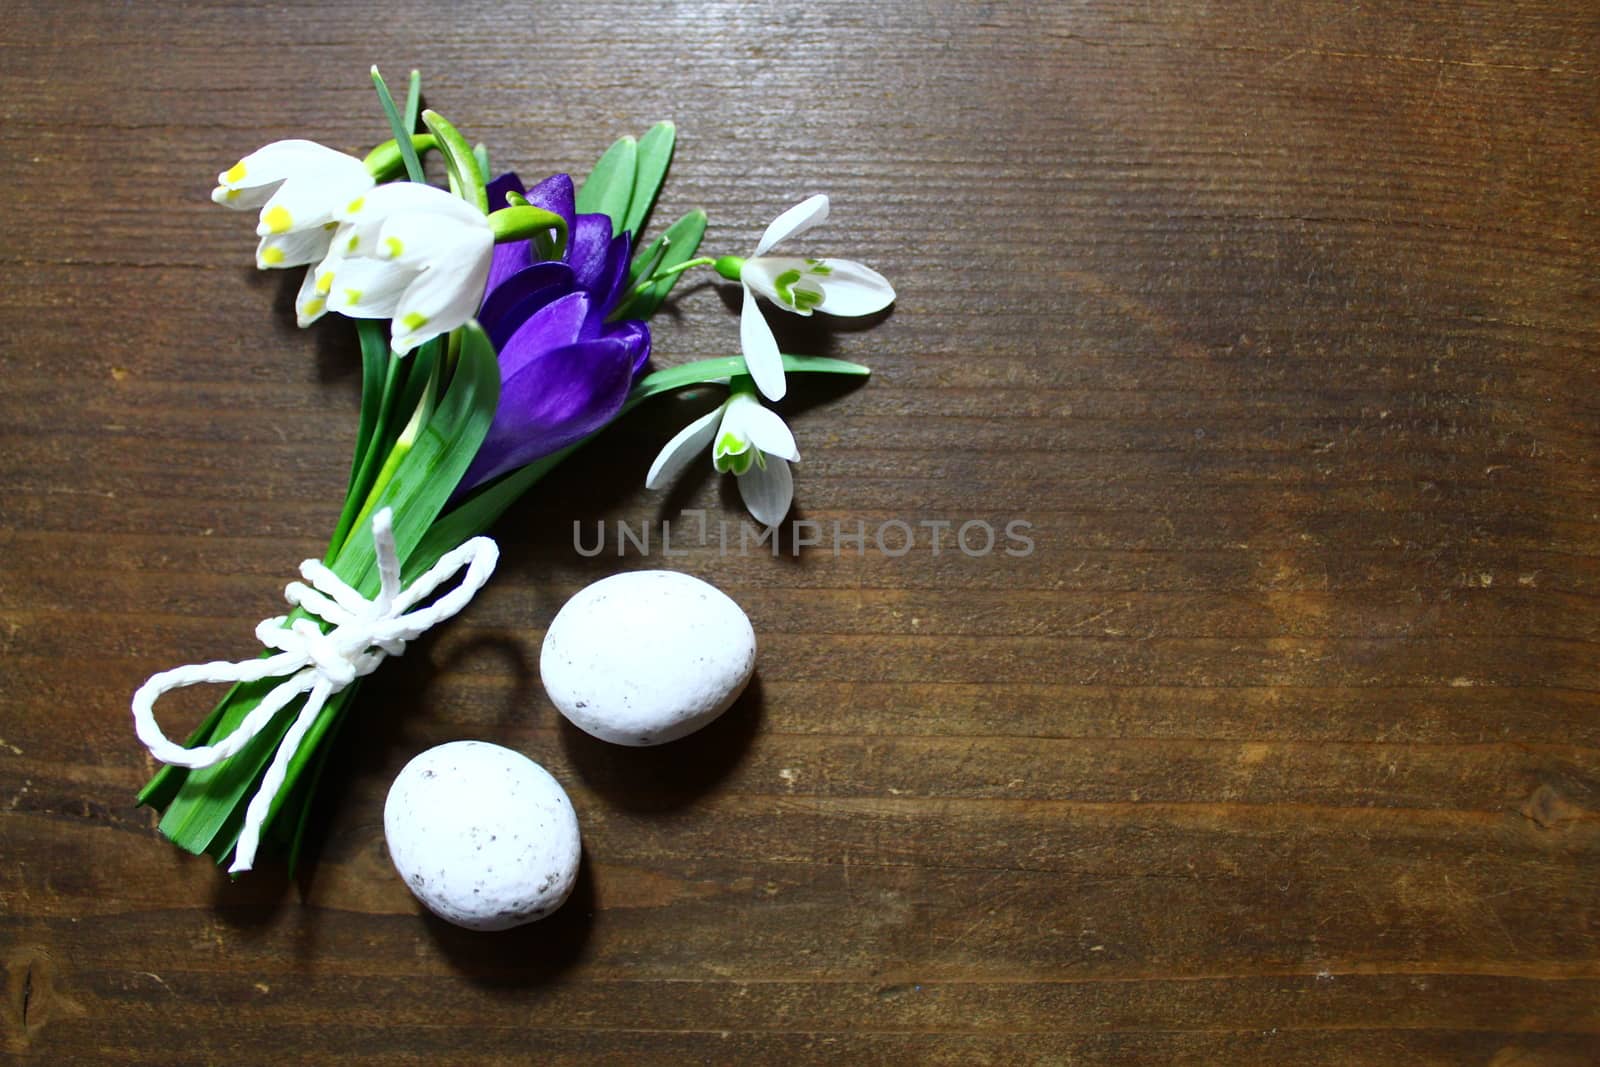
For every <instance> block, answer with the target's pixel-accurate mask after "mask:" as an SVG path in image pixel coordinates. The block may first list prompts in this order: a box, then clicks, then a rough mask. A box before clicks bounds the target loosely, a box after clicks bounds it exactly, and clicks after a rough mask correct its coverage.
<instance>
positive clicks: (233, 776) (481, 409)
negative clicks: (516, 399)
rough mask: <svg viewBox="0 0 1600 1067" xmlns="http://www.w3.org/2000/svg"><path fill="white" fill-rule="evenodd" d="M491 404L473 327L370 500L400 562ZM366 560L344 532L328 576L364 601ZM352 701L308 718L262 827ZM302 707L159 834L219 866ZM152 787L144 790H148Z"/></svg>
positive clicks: (229, 720) (221, 722) (187, 791)
mask: <svg viewBox="0 0 1600 1067" xmlns="http://www.w3.org/2000/svg"><path fill="white" fill-rule="evenodd" d="M499 396H500V368H499V364H498V362H497V361H496V359H495V353H494V348H493V346H491V345H490V344H489V340H488V338H487V337H485V336H484V334H483V331H482V330H480V329H478V328H477V327H476V326H468V327H465V328H464V329H463V343H462V345H461V357H460V360H459V362H458V364H457V367H456V373H455V375H454V378H453V379H452V381H451V384H450V388H449V389H448V390H447V391H446V392H445V395H444V398H443V399H442V400H441V401H440V402H439V405H438V407H437V408H436V409H435V410H434V412H433V414H432V416H431V417H430V418H429V419H428V421H427V422H426V424H424V426H423V427H422V429H421V431H420V432H419V433H418V435H417V437H416V440H415V441H414V442H413V443H412V446H411V448H410V451H409V452H408V453H407V454H406V456H405V458H404V459H403V460H402V461H401V462H400V463H399V464H398V466H397V467H396V469H395V471H394V474H393V476H392V477H391V478H390V480H389V482H388V483H387V484H386V485H385V486H384V488H383V490H382V491H381V492H380V493H379V495H378V498H377V500H376V501H373V502H372V503H373V509H374V510H376V508H382V507H392V508H393V509H394V533H395V543H396V548H397V551H398V552H399V555H400V558H401V559H402V561H403V560H405V559H406V558H407V557H408V555H409V554H410V552H411V551H412V550H413V549H414V548H415V547H416V545H417V543H418V542H419V541H420V540H421V538H422V535H423V533H424V532H425V531H426V529H427V528H428V527H429V526H430V525H432V523H433V520H434V519H435V518H436V517H437V516H438V514H439V512H440V510H441V509H442V508H443V507H444V505H445V503H446V501H448V500H449V498H450V496H451V495H452V494H453V493H454V492H455V487H456V485H457V484H458V483H459V482H460V480H461V476H462V475H463V474H464V473H466V469H467V465H468V464H469V463H471V462H472V458H473V456H475V455H476V454H477V451H478V447H479V446H480V445H481V444H482V443H483V439H484V436H485V435H486V434H487V433H488V431H489V424H490V423H491V422H492V421H493V419H494V412H495V408H496V406H497V405H498V403H499ZM375 561H376V554H375V551H374V549H373V544H372V529H371V527H370V525H369V526H364V527H362V528H359V529H355V530H352V531H351V536H350V538H349V541H348V542H347V543H346V544H345V546H344V547H343V549H342V550H341V551H340V553H339V555H338V557H337V558H336V559H335V561H334V562H333V564H332V568H333V571H334V573H335V574H337V575H338V576H339V577H340V578H342V579H344V580H345V581H346V582H348V583H349V584H350V585H352V586H354V587H355V588H357V589H358V590H360V591H361V592H362V594H363V595H366V596H371V595H373V594H375V593H376V592H377V589H378V575H377V568H376V567H375V566H374V563H375ZM302 617H304V616H303V614H302ZM276 684H277V680H275V679H264V680H263V681H261V682H256V683H251V684H247V685H241V686H237V687H235V689H234V691H233V692H232V693H230V694H229V696H228V697H226V698H224V700H223V703H222V704H221V705H219V707H218V709H217V710H216V711H214V712H213V715H212V717H211V719H209V720H208V723H209V724H210V727H211V728H210V729H209V730H207V731H206V739H214V738H217V737H221V736H226V735H227V734H229V733H231V732H232V731H233V730H234V729H236V728H237V726H238V724H239V722H240V721H241V720H243V718H244V717H245V715H247V714H248V713H249V711H250V709H252V708H254V707H255V706H256V704H258V703H259V702H260V700H261V698H262V697H263V696H265V695H266V693H267V692H269V691H270V690H271V689H272V688H273V686H274V685H276ZM353 693H354V689H353V687H352V688H348V689H345V690H343V691H341V692H339V693H336V694H334V696H333V697H332V698H330V699H329V701H328V704H327V706H326V707H324V709H323V710H322V712H321V713H320V714H319V715H318V716H317V718H316V721H315V722H314V723H313V724H312V726H311V728H310V730H309V731H308V732H307V733H306V737H305V739H304V741H303V742H302V744H301V746H300V749H299V751H298V752H296V754H295V755H294V757H293V758H291V760H290V762H289V767H288V774H287V776H286V777H285V779H284V783H283V786H282V788H281V789H280V790H279V792H278V795H277V797H276V799H275V800H274V801H273V804H272V806H271V808H270V809H269V811H268V816H267V825H271V823H272V821H273V819H274V818H275V817H276V816H277V814H278V813H279V810H280V809H281V807H282V805H283V803H284V801H285V799H286V798H287V797H289V796H290V795H291V793H292V791H293V789H294V787H295V782H296V780H297V779H298V778H299V776H300V774H301V773H302V772H303V770H304V769H305V767H306V765H307V763H308V762H309V761H310V760H311V759H312V758H313V757H314V756H315V754H316V752H317V749H318V746H319V744H320V743H321V741H322V739H323V737H324V735H325V734H326V733H327V731H328V730H329V728H330V727H331V726H332V725H333V724H334V723H335V722H337V720H338V717H339V715H340V714H341V713H342V712H343V710H344V708H345V707H346V705H347V704H348V702H349V700H350V698H351V696H352V695H353ZM303 706H304V705H303V703H302V701H300V700H297V701H294V702H293V703H291V704H290V706H289V707H287V708H285V709H284V710H283V712H282V713H280V714H279V715H277V716H275V717H274V719H273V721H272V722H271V723H270V724H269V725H268V728H267V729H265V730H263V731H262V732H261V733H260V734H258V735H257V736H256V737H255V738H253V739H252V740H251V741H250V743H249V744H247V745H246V746H245V747H244V748H243V749H242V750H241V751H240V752H239V753H238V754H236V755H235V756H233V757H232V758H231V759H227V760H224V761H223V762H221V763H219V764H215V765H214V766H211V767H205V768H200V769H197V770H192V771H189V772H188V773H187V775H186V776H185V777H184V780H183V783H182V786H181V787H180V788H179V789H178V790H177V793H176V795H175V796H173V798H172V802H171V804H170V805H169V806H168V807H167V810H166V813H165V814H164V815H163V817H162V820H161V829H162V832H163V833H165V834H166V835H167V836H168V837H169V838H171V839H172V841H173V842H174V843H175V844H178V845H179V846H181V847H183V848H186V849H188V850H189V851H191V852H210V853H211V854H212V855H213V856H215V857H216V858H217V859H218V860H219V861H220V860H222V859H223V858H225V857H226V856H227V854H228V852H229V851H230V850H231V849H232V848H233V844H234V842H235V840H236V839H237V835H238V826H239V824H240V823H241V822H242V820H243V813H244V808H245V806H246V805H247V803H248V798H249V796H250V795H251V794H252V793H253V792H254V791H255V788H256V785H257V784H258V783H259V781H260V778H261V775H262V774H263V773H265V771H266V768H267V765H268V764H269V763H270V762H271V761H272V756H273V753H274V752H275V750H276V748H277V742H278V740H279V739H281V738H282V736H283V734H284V733H285V732H286V731H287V730H288V728H289V725H290V724H291V723H292V722H293V719H294V716H295V715H297V714H298V713H299V709H300V708H301V707H303ZM158 778H159V776H158ZM154 785H155V783H152V786H151V787H147V791H148V790H149V789H150V788H152V787H154ZM165 788H169V787H163V789H165Z"/></svg>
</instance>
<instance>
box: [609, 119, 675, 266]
mask: <svg viewBox="0 0 1600 1067" xmlns="http://www.w3.org/2000/svg"><path fill="white" fill-rule="evenodd" d="M677 139H678V128H677V127H676V126H674V125H673V124H672V123H670V122H658V123H656V124H655V125H654V126H652V127H651V128H650V132H649V133H647V134H645V135H644V136H643V137H641V138H639V149H638V166H637V168H636V170H635V171H634V175H633V195H632V197H631V199H630V200H629V202H628V218H627V222H626V223H624V224H623V227H622V228H623V229H625V230H627V231H628V232H629V233H631V234H633V236H634V238H635V243H637V238H638V237H639V235H640V234H641V233H643V232H644V222H645V219H646V218H647V217H648V216H649V214H650V209H651V208H652V207H654V206H655V202H656V194H657V193H659V192H660V191H661V183H662V181H663V180H664V179H665V178H666V176H667V164H668V163H671V162H672V147H673V144H674V143H675V142H676V141H677Z"/></svg>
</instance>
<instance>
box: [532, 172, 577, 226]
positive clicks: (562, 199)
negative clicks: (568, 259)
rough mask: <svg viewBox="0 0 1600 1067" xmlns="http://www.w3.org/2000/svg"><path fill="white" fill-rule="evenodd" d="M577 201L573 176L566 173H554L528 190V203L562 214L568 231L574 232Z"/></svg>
mask: <svg viewBox="0 0 1600 1067" xmlns="http://www.w3.org/2000/svg"><path fill="white" fill-rule="evenodd" d="M575 201H576V194H574V193H573V191H572V178H571V177H570V176H568V175H566V174H552V175H550V177H548V178H546V179H545V180H544V181H542V182H540V183H539V184H538V185H535V186H534V187H533V188H532V189H529V190H528V203H530V204H532V205H533V206H534V207H542V208H544V209H545V210H546V211H549V212H553V213H554V214H557V215H560V216H561V217H562V219H564V220H565V221H566V224H567V232H568V233H571V232H572V226H573V219H574V218H575V217H576V216H577V213H578V209H577V208H576V207H574V206H573V205H574V203H575Z"/></svg>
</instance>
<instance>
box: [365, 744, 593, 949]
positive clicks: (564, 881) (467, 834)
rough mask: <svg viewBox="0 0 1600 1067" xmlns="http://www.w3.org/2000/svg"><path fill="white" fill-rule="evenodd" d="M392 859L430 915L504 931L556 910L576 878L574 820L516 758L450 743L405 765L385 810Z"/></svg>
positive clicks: (555, 790) (562, 794) (538, 773)
mask: <svg viewBox="0 0 1600 1067" xmlns="http://www.w3.org/2000/svg"><path fill="white" fill-rule="evenodd" d="M383 834H384V837H385V838H386V839H387V840H388V843H389V858H390V859H391V860H393V861H394V867H395V870H397V871H399V872H400V877H401V878H403V879H404V880H405V883H406V887H407V888H408V889H410V890H411V892H412V894H413V895H415V896H416V898H417V899H418V900H420V901H422V903H423V904H424V905H426V906H427V908H428V910H429V911H431V912H433V913H434V914H435V915H437V916H439V918H441V919H444V920H446V921H447V922H452V923H455V924H456V925H457V926H465V927H467V928H468V929H471V930H504V929H507V928H509V927H512V926H520V925H522V924H523V923H530V922H533V921H534V920H535V919H542V918H544V917H545V916H546V915H549V914H550V913H551V912H553V911H555V910H556V909H557V908H559V907H560V906H561V904H562V902H563V901H565V900H566V899H567V895H568V894H569V893H571V892H572V883H573V881H574V880H575V879H576V878H577V876H578V857H579V853H580V851H581V846H580V844H579V840H578V817H577V815H575V814H574V813H573V810H572V801H570V800H568V799H567V794H566V791H565V790H563V789H562V788H561V784H560V783H559V782H557V781H556V780H555V779H554V778H552V777H550V774H549V772H548V771H546V770H545V769H544V768H543V767H541V766H539V765H538V764H537V763H535V762H533V761H532V760H530V759H528V758H527V757H526V756H524V755H522V754H521V753H519V752H513V751H511V750H510V749H508V748H501V747H500V746H499V745H491V744H489V743H488V742H485V741H452V742H450V743H449V744H446V745H439V746H437V747H435V748H430V749H428V751H426V752H424V753H422V754H421V755H419V756H417V757H416V758H415V759H413V760H412V761H411V762H410V763H408V764H406V765H405V768H404V769H403V770H401V772H400V774H399V776H398V777H397V778H395V780H394V785H392V786H390V787H389V799H388V800H387V801H386V802H385V803H384V806H383Z"/></svg>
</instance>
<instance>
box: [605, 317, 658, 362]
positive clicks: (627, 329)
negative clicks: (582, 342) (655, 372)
mask: <svg viewBox="0 0 1600 1067" xmlns="http://www.w3.org/2000/svg"><path fill="white" fill-rule="evenodd" d="M606 336H607V337H615V338H617V339H618V340H620V341H621V342H622V343H623V344H625V345H627V346H628V351H629V352H630V353H631V354H632V357H633V373H634V374H635V375H637V374H638V373H639V371H640V370H642V369H643V368H644V365H645V361H646V360H648V359H649V358H650V327H648V326H646V325H645V324H644V323H642V322H640V321H638V320H637V319H626V320H624V321H622V322H618V323H615V324H613V325H612V326H611V328H610V329H609V330H607V331H606Z"/></svg>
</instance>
